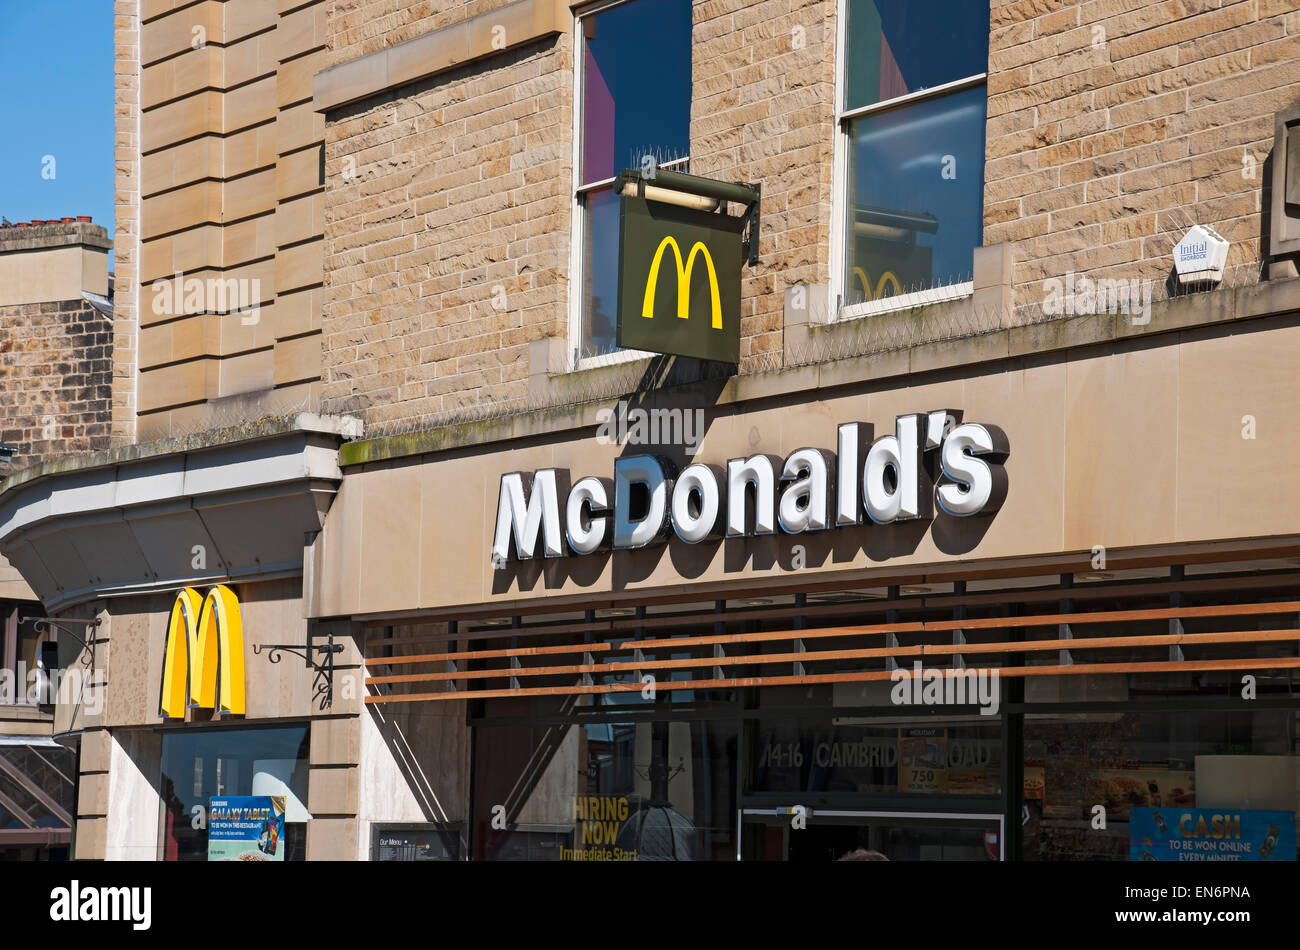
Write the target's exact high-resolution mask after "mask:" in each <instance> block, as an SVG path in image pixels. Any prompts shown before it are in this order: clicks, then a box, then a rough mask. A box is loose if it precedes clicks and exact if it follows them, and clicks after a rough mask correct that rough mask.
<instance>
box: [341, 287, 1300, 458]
mask: <svg viewBox="0 0 1300 950" xmlns="http://www.w3.org/2000/svg"><path fill="white" fill-rule="evenodd" d="M962 305H963V302H961V301H951V302H947V303H944V304H938V305H936V306H935V307H934V308H925V310H926V311H927V312H926V317H927V318H928V317H929V316H931V315H932V313H933V312H934V311H936V310H938V309H949V308H959V307H961V306H962ZM967 305H969V304H967ZM1294 311H1300V278H1294V279H1289V280H1275V281H1268V282H1264V283H1260V284H1255V285H1251V286H1247V287H1241V288H1226V289H1221V290H1215V291H1211V292H1207V293H1201V294H1192V295H1188V296H1182V297H1173V298H1169V299H1165V300H1158V301H1153V302H1152V304H1151V316H1150V321H1149V322H1148V323H1145V324H1135V323H1134V322H1132V320H1131V319H1130V318H1128V317H1127V316H1125V315H1123V314H1109V313H1101V314H1089V315H1081V316H1078V317H1073V318H1067V319H1056V320H1050V321H1046V322H1040V323H1033V324H1026V325H1018V326H1011V327H1005V328H998V329H992V330H989V331H988V332H982V333H977V334H973V335H968V336H961V337H954V338H952V339H941V340H935V341H933V342H926V343H918V344H916V345H913V346H904V347H898V348H896V349H890V350H885V351H882V352H877V353H868V354H866V355H861V356H851V357H846V358H843V359H829V360H826V361H824V362H815V361H814V362H805V363H797V364H794V365H789V366H784V367H781V368H778V369H772V370H768V371H764V372H759V373H753V374H749V375H744V376H732V377H730V378H729V379H727V380H726V381H725V383H722V384H721V386H720V388H719V383H720V381H719V380H713V381H710V380H707V379H706V380H701V381H698V382H690V383H684V384H682V385H678V386H673V387H671V388H664V389H659V390H656V391H654V392H653V393H652V394H649V395H650V398H651V400H652V401H653V400H654V399H656V398H657V399H659V400H662V401H663V402H665V403H672V404H683V403H686V402H689V401H690V400H691V399H692V397H696V398H706V399H707V404H708V405H709V406H711V407H716V408H718V409H723V408H725V407H727V406H734V405H736V404H740V403H746V402H750V401H753V400H758V399H769V398H777V397H783V396H789V395H792V394H796V393H800V392H814V391H817V390H826V389H831V388H833V387H837V386H843V385H848V384H851V383H860V382H872V381H880V380H887V379H890V380H896V379H903V378H906V377H909V376H914V375H917V374H920V373H926V372H932V371H937V370H951V369H953V368H956V367H966V366H975V365H984V364H990V363H994V362H997V361H999V360H1006V359H1020V358H1025V357H1029V356H1038V355H1046V354H1057V355H1059V354H1062V353H1066V352H1069V351H1070V350H1073V349H1078V348H1082V347H1087V346H1094V345H1097V344H1104V343H1118V342H1123V341H1125V340H1131V339H1136V338H1140V337H1150V336H1160V335H1166V334H1176V333H1178V332H1181V331H1185V330H1192V329H1198V328H1201V327H1207V326H1214V325H1221V324H1227V323H1240V322H1245V321H1250V320H1256V319H1261V318H1264V317H1269V316H1275V315H1279V314H1284V313H1289V312H1294ZM909 314H910V315H912V318H913V319H916V311H906V312H905V313H904V314H902V315H901V316H902V317H906V316H907V315H909ZM862 331H863V325H862V324H861V322H860V321H842V322H838V323H834V324H831V325H829V326H826V327H819V328H817V335H818V336H820V337H822V338H823V341H824V343H825V345H826V347H827V350H826V351H828V352H833V351H834V349H835V342H836V341H835V340H834V337H836V336H837V335H853V334H856V333H861V332H862ZM656 359H659V358H658V357H655V358H651V359H644V360H637V361H632V362H629V363H625V364H620V365H619V366H618V367H615V368H611V367H601V368H597V369H592V370H582V371H578V372H574V373H563V374H555V375H553V376H551V377H550V384H551V385H550V390H551V393H552V394H553V396H555V397H558V398H560V399H562V398H563V397H564V395H565V394H566V393H581V392H587V393H590V392H592V391H595V390H596V389H597V388H598V384H599V382H600V380H601V379H602V378H610V377H612V376H613V370H618V371H622V372H624V373H635V372H638V371H639V372H642V373H644V372H646V371H648V370H649V369H650V368H651V367H652V364H653V363H654V361H655V360H656ZM640 395H642V396H643V397H644V396H645V395H646V394H640ZM616 398H618V397H617V396H616V395H613V394H611V395H610V396H608V398H600V399H597V398H588V399H587V400H586V401H584V402H580V403H569V404H559V405H553V406H546V407H541V408H537V409H526V410H521V411H518V412H515V413H503V414H502V415H500V416H497V417H495V418H491V419H485V420H476V421H472V422H463V423H455V424H450V425H444V426H437V427H431V428H427V429H419V430H415V431H412V432H408V433H403V434H399V435H388V436H380V437H377V438H373V439H361V440H357V441H353V442H349V443H347V444H345V445H343V446H342V447H341V448H340V450H339V465H340V466H341V467H343V468H348V467H350V466H356V465H364V464H367V463H371V462H379V461H384V460H388V459H395V458H403V457H409V456H415V455H426V454H430V453H433V452H443V451H449V450H452V449H460V448H466V447H470V446H481V445H487V444H490V443H494V442H504V441H510V440H516V439H522V438H530V437H539V436H545V435H549V434H554V433H557V432H563V431H567V430H572V429H579V428H583V427H587V426H595V425H597V424H598V422H599V420H598V419H597V418H596V412H597V411H598V410H599V409H600V408H602V407H607V406H608V405H609V404H610V403H611V402H612V401H613V400H615V399H616Z"/></svg>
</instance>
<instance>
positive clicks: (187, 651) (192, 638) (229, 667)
mask: <svg viewBox="0 0 1300 950" xmlns="http://www.w3.org/2000/svg"><path fill="white" fill-rule="evenodd" d="M218 702H219V703H220V708H221V711H222V712H223V713H235V714H237V715H241V716H242V715H243V714H244V627H243V624H242V622H241V621H240V616H239V599H238V598H237V597H235V594H234V592H233V591H231V590H230V588H228V587H225V586H217V587H214V588H212V589H211V590H210V591H208V595H207V597H203V596H202V595H200V594H199V592H198V591H196V590H194V589H193V588H192V587H187V588H185V589H184V590H182V591H181V592H180V593H179V594H177V595H176V602H175V603H174V604H172V612H171V616H170V617H169V618H168V620H167V652H166V655H165V656H164V658H163V682H162V698H161V700H160V702H159V704H158V705H159V708H160V710H161V712H162V714H163V715H164V716H166V717H167V718H169V719H183V718H185V709H186V707H187V706H188V705H194V706H198V707H200V708H202V709H213V708H216V706H217V704H218Z"/></svg>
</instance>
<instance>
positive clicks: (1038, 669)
mask: <svg viewBox="0 0 1300 950" xmlns="http://www.w3.org/2000/svg"><path fill="white" fill-rule="evenodd" d="M1257 582H1258V581H1257ZM1260 586H1261V587H1265V588H1267V586H1268V585H1266V584H1261V585H1260ZM1274 589H1275V588H1274ZM1073 594H1074V591H1072V590H1068V589H1062V590H1060V591H1058V592H1057V598H1058V599H1061V598H1068V597H1071V596H1072V595H1073ZM1008 596H1009V597H1013V596H1014V594H1010V595H1008ZM863 606H864V609H869V610H871V611H872V612H880V610H879V608H878V606H877V605H875V604H870V605H863ZM838 609H839V610H840V611H841V612H843V608H842V607H841V608H838ZM811 612H812V611H811V610H806V611H805V614H807V613H811ZM742 613H748V612H742V611H735V612H732V613H729V614H699V615H697V616H698V619H699V624H698V625H699V626H705V625H706V624H707V625H708V626H710V627H712V626H713V625H714V624H716V623H719V622H733V621H735V620H736V619H737V617H738V615H739V614H742ZM1285 614H1290V615H1293V616H1297V615H1300V601H1292V600H1287V601H1276V602H1269V603H1239V604H1216V605H1203V606H1171V607H1159V608H1141V609H1130V610H1102V611H1088V612H1075V611H1068V612H1058V613H1043V614H1037V615H1032V616H1021V617H980V618H965V617H956V618H953V619H942V620H915V621H903V622H887V623H876V624H854V625H848V626H828V627H813V628H809V629H804V628H801V627H800V628H787V629H781V630H769V631H756V632H747V633H710V634H700V635H685V636H674V637H667V638H664V637H657V638H656V637H649V638H636V637H631V636H630V634H622V635H620V634H619V633H615V632H614V631H612V630H609V631H607V632H606V633H605V635H606V636H609V637H612V638H613V642H610V641H608V640H598V641H593V640H590V639H589V640H587V641H585V642H568V643H561V644H547V645H542V646H524V645H520V644H517V643H516V644H515V645H512V646H507V647H499V648H492V649H478V650H460V651H455V650H452V651H444V652H439V653H420V654H410V655H406V656H386V657H370V658H368V659H367V660H366V666H367V669H368V670H374V669H378V668H393V667H399V666H403V667H409V666H413V665H423V664H441V665H442V666H443V669H435V670H433V671H430V672H412V673H386V674H383V675H377V676H368V677H367V678H366V684H367V685H368V686H380V685H382V686H389V685H395V684H409V683H442V684H444V685H445V686H446V687H447V688H446V689H445V690H443V691H439V692H412V693H389V694H383V695H371V696H367V697H366V700H365V701H366V702H367V703H397V702H445V701H449V700H463V699H474V698H484V699H486V698H502V697H510V696H554V695H582V694H593V693H618V692H636V691H640V690H641V689H643V688H644V686H643V683H642V682H641V681H640V676H639V674H641V673H644V672H647V671H655V670H664V671H676V670H705V669H710V670H711V671H712V672H713V675H712V676H711V677H707V678H699V679H689V680H663V681H656V682H655V689H656V690H665V691H673V690H683V689H691V690H699V689H704V690H709V689H728V688H736V687H751V686H784V685H804V684H814V683H857V682H874V681H881V680H889V679H890V678H891V676H892V675H893V674H892V672H891V671H890V670H888V669H879V668H874V669H839V670H835V671H832V672H825V673H809V672H806V671H804V670H803V669H802V667H795V669H796V672H795V673H794V674H788V675H787V674H780V673H775V672H773V673H767V672H763V671H761V670H759V671H756V673H755V675H745V676H738V675H726V671H727V670H729V669H730V668H734V667H737V666H745V667H760V668H761V667H770V666H772V665H775V664H787V665H792V664H810V663H826V662H836V663H843V662H846V661H847V662H854V661H882V660H891V659H892V660H900V659H907V660H910V661H920V662H922V663H924V661H925V659H926V658H931V657H933V658H940V657H942V658H944V659H945V660H948V661H951V660H952V659H953V658H962V660H963V665H961V666H960V667H957V668H958V669H960V670H962V671H963V672H965V673H979V672H992V671H996V672H997V673H998V675H1000V676H1007V677H1030V676H1078V675H1084V674H1090V673H1091V674H1097V673H1103V674H1125V673H1156V672H1177V671H1184V672H1193V671H1208V670H1235V669H1255V670H1264V669H1271V670H1277V669H1295V668H1300V655H1297V652H1298V651H1297V650H1296V649H1294V648H1293V649H1292V650H1290V651H1289V653H1290V655H1286V656H1267V657H1263V656H1257V657H1252V656H1228V657H1216V658H1209V659H1203V658H1198V659H1193V660H1188V659H1181V658H1179V659H1174V658H1172V657H1174V656H1175V655H1177V656H1181V653H1180V652H1178V651H1179V650H1181V648H1182V647H1191V646H1216V645H1217V646H1233V645H1235V646H1240V647H1248V646H1263V645H1268V644H1274V645H1276V644H1285V643H1292V644H1297V643H1300V629H1298V628H1297V627H1281V626H1277V625H1273V626H1271V627H1270V628H1268V629H1255V630H1251V629H1236V630H1222V631H1209V632H1196V633H1186V632H1183V631H1182V629H1181V626H1175V625H1174V623H1173V622H1178V623H1179V624H1181V621H1183V620H1195V619H1218V620H1225V621H1226V620H1238V619H1245V618H1248V617H1266V616H1279V615H1285ZM769 616H770V615H769ZM657 619H660V618H637V620H635V621H631V622H630V625H635V626H636V627H640V628H641V629H642V630H644V629H646V628H648V627H652V626H664V625H666V624H655V623H653V622H652V621H654V620H657ZM801 619H804V620H805V621H806V619H807V618H806V616H805V617H801ZM1151 621H1169V622H1171V632H1169V633H1142V634H1119V635H1100V636H1084V635H1078V634H1076V633H1074V631H1073V628H1075V627H1087V626H1089V625H1096V624H1125V623H1148V622H1151ZM673 622H674V623H676V624H680V623H681V621H680V619H674V621H673ZM574 626H579V627H582V628H583V632H584V633H586V635H587V636H588V637H591V636H592V635H593V631H592V630H591V627H592V626H593V625H591V624H581V625H574ZM620 626H623V624H620ZM1041 627H1055V628H1057V635H1056V636H1052V637H1046V638H1042V637H1040V638H1036V639H1007V638H1006V637H1005V636H1004V637H1001V638H998V639H996V640H993V641H989V642H981V641H974V642H967V641H965V640H964V639H963V640H962V641H961V642H953V640H952V636H951V635H952V634H953V633H954V632H955V631H961V632H962V633H963V634H965V633H967V632H975V631H993V632H995V633H996V632H998V631H1006V632H1008V633H1010V632H1012V631H1017V630H1026V629H1029V628H1041ZM545 629H546V628H541V630H545ZM561 629H562V628H561V627H557V628H555V629H552V630H550V631H548V632H551V633H553V634H557V635H563V634H562V633H561ZM631 629H633V630H634V629H635V627H631ZM541 630H538V631H535V632H541ZM1062 631H1069V632H1068V633H1065V634H1064V635H1062ZM519 632H520V631H518V630H517V629H495V630H491V631H483V630H479V631H476V632H474V633H473V634H470V635H466V634H463V633H462V634H456V633H454V632H450V633H448V634H447V635H446V636H445V639H449V640H455V639H458V638H460V639H465V638H468V639H474V640H485V639H500V638H515V637H517V635H518V633H519ZM575 632H576V631H575ZM898 634H905V635H908V636H909V637H912V636H917V637H920V638H921V642H917V643H912V644H900V643H898V642H897V639H896V638H895V637H896V635H898ZM930 634H940V635H948V636H946V638H943V639H940V640H933V639H932V638H930V637H929V636H928V635H930ZM395 639H396V638H384V639H383V640H382V641H380V642H381V643H383V644H385V645H388V644H391V643H392V642H394V640H395ZM415 639H420V638H412V642H413V641H414V640H415ZM819 639H821V640H824V639H837V640H848V641H850V642H851V643H852V642H853V641H857V642H858V643H862V644H863V645H861V646H858V645H851V646H847V647H845V646H840V648H837V649H827V650H808V649H806V648H805V647H804V643H806V642H807V641H810V640H819ZM882 639H883V640H884V643H883V645H881V642H882ZM927 641H929V642H927ZM780 642H787V643H790V644H791V645H792V649H788V650H782V651H781V652H770V653H764V652H757V650H756V648H758V647H761V645H762V644H769V643H780ZM868 644H870V645H868ZM723 647H727V648H729V652H724V651H723V649H722V648H723ZM1134 648H1167V649H1168V650H1169V651H1170V652H1169V656H1170V657H1171V659H1168V660H1150V661H1132V660H1130V659H1124V660H1117V661H1115V662H1090V663H1073V662H1070V663H1056V664H1052V665H1043V664H1031V665H1023V661H1024V660H1026V659H1032V658H1033V656H1034V655H1036V654H1042V653H1046V652H1057V651H1093V650H1097V651H1104V650H1121V649H1134ZM698 650H705V651H706V652H705V653H703V654H701V655H698V656H687V657H681V656H674V657H671V658H666V659H661V658H650V657H643V656H635V657H634V658H632V659H628V658H627V656H628V654H630V653H633V651H641V652H650V651H660V652H663V651H670V652H672V653H674V654H680V653H683V652H691V651H698ZM968 654H969V655H972V656H977V655H990V654H1000V655H1004V656H1006V657H1007V660H1004V661H1003V662H1002V663H1000V664H998V665H991V666H985V667H973V666H969V665H965V664H964V657H965V656H966V655H968ZM538 657H560V658H564V657H578V658H580V662H572V661H570V662H567V663H566V662H560V663H543V664H541V665H533V666H525V665H523V662H522V661H523V660H525V659H536V658H538ZM1011 657H1019V658H1020V661H1018V662H1016V663H1009V662H1008V660H1010V658H1011ZM491 660H505V661H507V663H508V665H493V666H491V667H481V668H477V669H470V668H468V667H467V665H466V664H469V663H472V662H482V661H491ZM871 665H872V666H876V665H877V664H874V663H873V664H871ZM928 669H929V670H935V671H937V672H940V673H944V672H947V673H949V674H951V673H952V672H953V670H954V667H953V666H952V665H948V666H944V667H934V666H932V667H929V668H928ZM611 674H637V676H636V677H635V678H633V679H632V680H629V681H626V682H618V683H597V682H594V681H593V679H592V678H593V677H596V676H608V675H611ZM544 678H562V679H566V680H567V682H565V683H561V684H548V685H531V683H536V681H537V680H538V679H544ZM503 679H508V680H510V683H511V685H510V686H509V687H508V688H484V687H483V686H482V685H480V684H482V683H484V681H489V680H503ZM525 681H527V682H528V683H529V684H530V685H525ZM457 684H461V685H459V686H458V685H457Z"/></svg>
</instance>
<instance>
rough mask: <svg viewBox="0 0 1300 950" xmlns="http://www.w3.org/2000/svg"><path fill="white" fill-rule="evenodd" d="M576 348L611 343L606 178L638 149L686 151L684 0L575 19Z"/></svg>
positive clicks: (635, 3)
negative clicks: (578, 93) (578, 100)
mask: <svg viewBox="0 0 1300 950" xmlns="http://www.w3.org/2000/svg"><path fill="white" fill-rule="evenodd" d="M579 44H580V53H579V56H580V62H581V72H582V78H581V83H582V108H581V110H580V113H579V116H578V130H577V134H578V136H579V141H580V143H581V145H580V158H579V166H580V167H579V174H578V189H577V200H578V202H579V205H580V210H581V215H580V224H579V227H580V228H581V229H582V238H581V241H580V247H581V255H582V256H581V258H580V259H579V261H578V262H577V264H578V267H579V269H580V274H581V280H580V286H581V291H582V300H581V326H580V327H579V328H576V329H577V330H578V332H577V333H576V334H575V340H574V346H575V348H578V349H579V351H580V355H581V356H583V357H586V356H597V355H600V354H603V353H610V352H613V351H614V350H615V349H616V345H615V320H616V319H617V312H618V301H617V299H616V294H617V289H618V197H617V196H616V195H614V194H613V191H612V189H610V188H608V187H599V186H600V185H601V183H608V182H609V181H610V179H612V178H613V177H614V176H615V175H617V174H618V173H619V172H620V171H622V170H623V169H624V168H637V167H640V166H641V164H642V160H643V158H644V157H646V156H649V157H650V158H651V159H652V160H653V162H654V164H656V165H665V164H668V163H669V162H673V161H676V160H678V159H683V158H685V157H686V156H687V154H688V153H689V150H690V115H691V4H690V0H629V2H626V3H620V4H618V5H616V6H613V7H608V8H606V9H603V10H600V11H598V12H596V13H592V14H589V15H587V16H585V17H583V18H582V20H581V26H580V34H579Z"/></svg>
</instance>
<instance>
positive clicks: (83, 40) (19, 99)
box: [0, 0, 113, 267]
mask: <svg viewBox="0 0 1300 950" xmlns="http://www.w3.org/2000/svg"><path fill="white" fill-rule="evenodd" d="M0 63H3V65H4V75H5V85H4V88H3V89H2V90H0V142H3V147H0V214H3V215H4V216H5V217H6V218H8V219H9V220H10V221H30V220H31V219H32V218H61V217H64V216H69V215H72V216H75V215H79V214H88V215H91V216H92V217H93V218H94V221H95V223H96V224H102V225H104V226H105V227H106V228H108V231H109V237H110V238H111V237H113V0H41V2H37V3H31V2H23V0H0ZM46 156H53V159H54V160H53V163H52V165H51V163H50V162H49V161H48V160H47V159H46ZM45 169H49V170H50V171H52V172H53V177H52V178H49V177H43V175H42V172H43V170H45ZM47 174H48V172H47ZM110 261H111V258H110ZM111 266H112V265H111V263H110V267H111Z"/></svg>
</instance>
